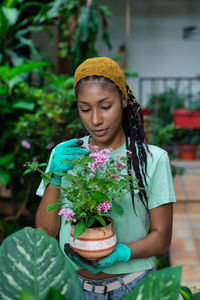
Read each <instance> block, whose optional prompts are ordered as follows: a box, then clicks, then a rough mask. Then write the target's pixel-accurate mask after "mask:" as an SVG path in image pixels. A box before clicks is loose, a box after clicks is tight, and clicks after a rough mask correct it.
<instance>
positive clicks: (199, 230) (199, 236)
mask: <svg viewBox="0 0 200 300" xmlns="http://www.w3.org/2000/svg"><path fill="white" fill-rule="evenodd" d="M192 231H193V234H194V237H195V238H196V239H200V228H193V229H192Z"/></svg>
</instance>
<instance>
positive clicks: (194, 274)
mask: <svg viewBox="0 0 200 300" xmlns="http://www.w3.org/2000/svg"><path fill="white" fill-rule="evenodd" d="M182 280H189V281H191V280H194V281H199V283H200V262H199V264H198V265H196V266H183V268H182Z"/></svg>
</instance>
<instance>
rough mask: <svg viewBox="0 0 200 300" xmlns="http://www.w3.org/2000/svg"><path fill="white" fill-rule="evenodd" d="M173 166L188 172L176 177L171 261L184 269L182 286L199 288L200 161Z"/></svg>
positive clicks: (184, 162) (176, 162) (175, 162)
mask: <svg viewBox="0 0 200 300" xmlns="http://www.w3.org/2000/svg"><path fill="white" fill-rule="evenodd" d="M173 163H174V164H176V165H179V166H183V167H185V173H184V175H183V176H176V177H175V178H174V189H175V194H176V199H177V203H176V204H175V205H174V225H173V236H172V245H171V248H170V262H171V265H172V266H175V265H181V266H182V282H181V284H182V285H186V286H188V287H189V288H192V289H196V288H198V289H200V161H199V160H196V161H174V162H173Z"/></svg>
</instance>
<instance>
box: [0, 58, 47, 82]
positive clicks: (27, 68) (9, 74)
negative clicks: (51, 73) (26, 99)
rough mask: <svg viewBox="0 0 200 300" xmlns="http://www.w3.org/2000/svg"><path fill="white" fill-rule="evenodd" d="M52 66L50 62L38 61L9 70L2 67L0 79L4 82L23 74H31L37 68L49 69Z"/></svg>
mask: <svg viewBox="0 0 200 300" xmlns="http://www.w3.org/2000/svg"><path fill="white" fill-rule="evenodd" d="M49 65H51V63H50V62H45V61H36V62H29V63H24V64H21V65H19V66H16V67H13V68H9V67H7V66H1V67H0V78H1V79H2V80H10V79H12V78H14V77H16V76H18V75H21V74H23V73H28V72H31V71H32V70H33V69H35V68H42V67H47V66H49Z"/></svg>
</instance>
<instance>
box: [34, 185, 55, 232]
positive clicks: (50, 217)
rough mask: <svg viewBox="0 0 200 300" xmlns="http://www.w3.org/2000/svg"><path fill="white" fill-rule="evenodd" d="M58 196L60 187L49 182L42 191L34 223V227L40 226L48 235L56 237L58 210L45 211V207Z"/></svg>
mask: <svg viewBox="0 0 200 300" xmlns="http://www.w3.org/2000/svg"><path fill="white" fill-rule="evenodd" d="M59 197H60V189H59V188H57V187H56V186H55V185H53V184H49V185H48V186H47V187H46V189H45V192H44V195H43V197H42V200H41V202H40V205H39V207H38V210H37V213H36V218H35V223H36V228H42V229H43V230H44V231H45V232H46V233H47V234H48V235H50V236H52V237H56V236H57V235H58V231H59V228H60V216H59V215H58V210H52V211H47V210H46V207H47V206H48V205H50V204H52V203H55V202H56V200H57V199H58V198H59Z"/></svg>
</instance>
